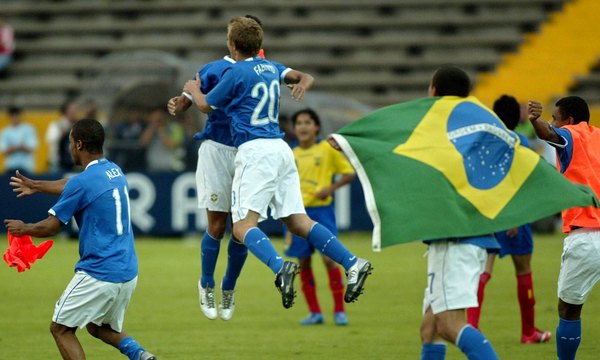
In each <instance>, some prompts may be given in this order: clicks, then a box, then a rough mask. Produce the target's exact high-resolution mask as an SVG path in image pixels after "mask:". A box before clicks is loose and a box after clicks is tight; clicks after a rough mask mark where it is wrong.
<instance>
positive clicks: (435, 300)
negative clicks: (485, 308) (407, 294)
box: [423, 240, 487, 314]
mask: <svg viewBox="0 0 600 360" xmlns="http://www.w3.org/2000/svg"><path fill="white" fill-rule="evenodd" d="M486 259H487V252H486V250H485V249H483V248H480V247H479V246H475V245H472V244H466V243H461V242H457V241H449V240H438V241H432V242H431V244H430V245H429V250H428V255H427V277H428V279H427V288H426V289H425V296H424V297H423V314H425V312H426V311H427V309H429V308H431V311H432V312H433V314H439V313H441V312H444V311H447V310H458V309H467V308H470V307H476V306H477V288H478V286H479V276H480V275H481V273H482V272H483V270H484V267H485V261H486Z"/></svg>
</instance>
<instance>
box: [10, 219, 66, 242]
mask: <svg viewBox="0 0 600 360" xmlns="http://www.w3.org/2000/svg"><path fill="white" fill-rule="evenodd" d="M4 226H6V230H8V231H10V233H11V234H13V235H15V236H23V235H31V236H34V237H39V238H45V237H49V236H52V235H56V234H57V233H58V232H59V231H60V228H61V226H62V224H61V222H60V220H58V219H57V218H56V217H55V216H52V215H48V217H47V218H46V219H44V220H42V221H39V222H37V223H35V224H26V223H24V222H23V221H21V220H11V219H5V220H4Z"/></svg>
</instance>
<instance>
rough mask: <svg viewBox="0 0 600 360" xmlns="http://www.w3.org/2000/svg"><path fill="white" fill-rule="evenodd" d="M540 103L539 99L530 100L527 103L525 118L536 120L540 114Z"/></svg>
mask: <svg viewBox="0 0 600 360" xmlns="http://www.w3.org/2000/svg"><path fill="white" fill-rule="evenodd" d="M542 109H543V108H542V104H541V103H540V102H539V101H535V100H530V101H529V102H528V103H527V118H528V119H529V120H530V121H531V120H537V119H538V118H539V117H540V116H542Z"/></svg>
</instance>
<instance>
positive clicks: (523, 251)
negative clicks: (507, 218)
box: [495, 224, 533, 258]
mask: <svg viewBox="0 0 600 360" xmlns="http://www.w3.org/2000/svg"><path fill="white" fill-rule="evenodd" d="M495 236H496V239H498V242H499V243H500V246H501V248H500V257H501V258H502V257H504V256H506V255H530V254H531V253H533V234H532V233H531V226H530V225H529V224H527V225H523V226H520V227H519V232H518V233H517V235H515V236H514V237H508V236H507V235H506V231H503V232H498V233H496V234H495Z"/></svg>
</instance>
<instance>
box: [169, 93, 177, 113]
mask: <svg viewBox="0 0 600 360" xmlns="http://www.w3.org/2000/svg"><path fill="white" fill-rule="evenodd" d="M178 103H179V96H175V97H174V98H171V99H170V100H169V102H168V103H167V110H168V111H169V114H171V115H173V116H175V115H177V110H178V109H177V108H178Z"/></svg>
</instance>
